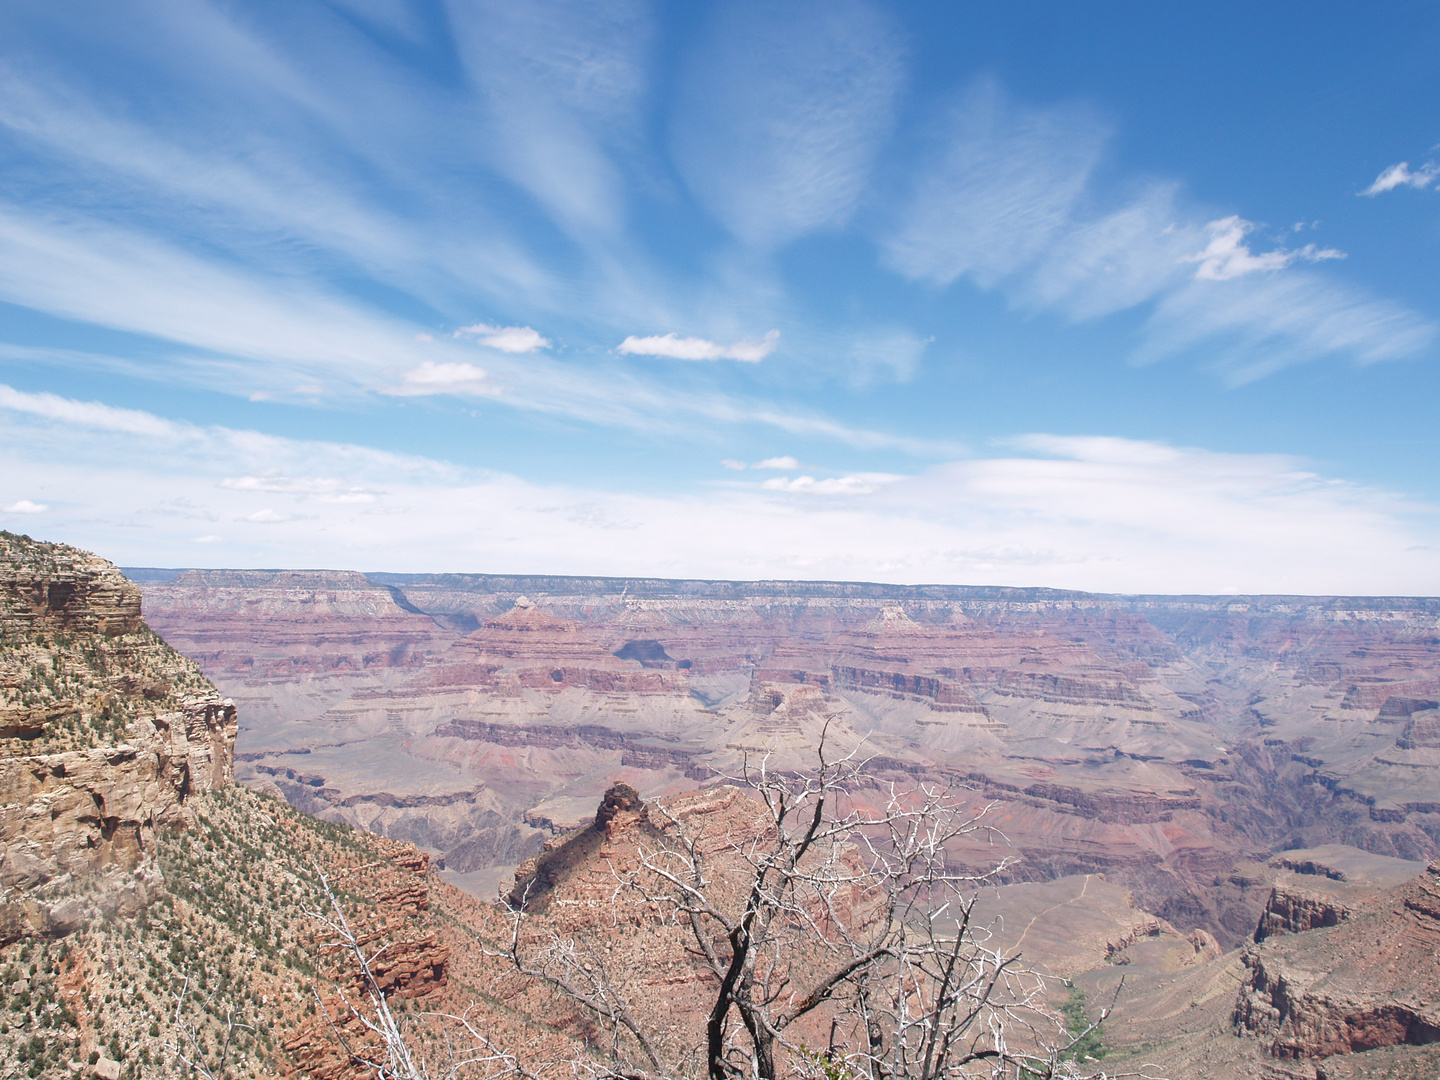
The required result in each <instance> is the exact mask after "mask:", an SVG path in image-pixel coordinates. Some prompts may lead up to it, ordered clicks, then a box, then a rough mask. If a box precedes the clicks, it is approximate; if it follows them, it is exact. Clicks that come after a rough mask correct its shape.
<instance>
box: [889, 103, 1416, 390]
mask: <svg viewBox="0 0 1440 1080" xmlns="http://www.w3.org/2000/svg"><path fill="white" fill-rule="evenodd" d="M933 137H934V139H935V145H936V146H937V147H939V148H940V149H938V150H937V151H936V152H935V153H934V154H933V155H932V157H931V159H930V160H928V161H927V162H925V163H924V164H923V165H922V166H921V168H920V169H919V170H918V171H917V174H916V176H915V178H914V180H913V181H912V183H911V186H910V191H909V193H908V196H907V198H906V199H904V200H902V202H901V203H900V207H899V209H898V211H897V213H896V216H895V218H894V220H893V222H892V223H891V225H890V226H889V227H888V229H886V230H884V231H882V233H881V235H880V238H879V239H880V244H881V250H882V255H883V259H884V261H885V263H886V265H887V266H889V267H890V268H891V269H893V270H895V271H897V272H899V273H900V274H902V275H903V276H905V277H907V278H910V279H912V280H916V281H920V282H925V283H928V284H930V285H932V286H935V287H941V288H943V287H947V286H949V285H951V284H952V283H954V282H955V281H957V280H959V279H961V278H966V279H969V280H970V281H972V282H974V283H975V284H976V285H978V286H979V287H981V288H984V289H998V290H1000V291H1001V292H1003V293H1005V294H1006V295H1008V296H1009V297H1011V298H1012V300H1013V301H1014V302H1016V303H1017V304H1019V305H1021V306H1024V307H1027V308H1032V309H1043V308H1054V309H1058V310H1059V311H1061V312H1063V313H1064V314H1066V315H1068V316H1069V317H1070V318H1072V319H1077V320H1078V319H1093V318H1097V317H1100V316H1104V315H1108V314H1112V313H1114V312H1117V311H1122V310H1125V309H1127V308H1133V307H1137V306H1141V305H1150V306H1151V309H1152V311H1151V315H1150V317H1149V318H1148V319H1147V320H1146V321H1145V323H1144V331H1143V334H1142V338H1141V340H1140V342H1139V344H1138V346H1137V347H1136V350H1135V353H1134V356H1135V358H1136V359H1137V360H1140V361H1142V362H1144V361H1150V360H1155V359H1158V358H1160V357H1163V356H1171V355H1175V354H1177V353H1181V352H1188V351H1192V350H1196V349H1198V348H1199V347H1200V346H1201V345H1202V344H1204V345H1211V344H1212V343H1213V346H1214V348H1213V349H1212V350H1211V351H1213V352H1218V353H1219V354H1220V359H1218V360H1217V359H1215V358H1214V357H1212V358H1211V360H1210V365H1211V366H1212V367H1214V368H1216V369H1218V370H1220V371H1222V372H1223V373H1224V374H1225V376H1226V377H1227V378H1228V379H1231V380H1232V381H1251V380H1253V379H1256V378H1260V377H1262V376H1264V375H1266V374H1269V373H1271V372H1273V371H1276V370H1279V369H1280V368H1282V367H1285V366H1288V365H1290V364H1293V363H1298V362H1302V361H1305V360H1312V359H1314V358H1316V357H1319V356H1324V355H1334V354H1339V355H1343V356H1349V357H1350V358H1352V359H1353V360H1355V361H1358V362H1360V363H1372V362H1375V361H1377V360H1382V359H1391V358H1396V357H1401V356H1411V355H1414V354H1415V353H1417V352H1418V351H1420V350H1421V349H1424V348H1426V347H1428V345H1429V344H1430V342H1431V341H1433V340H1434V337H1435V333H1436V332H1435V328H1434V326H1433V324H1432V323H1431V322H1430V320H1428V319H1426V318H1425V317H1424V316H1422V315H1420V314H1418V313H1416V312H1414V311H1411V310H1408V309H1406V308H1405V307H1403V305H1400V304H1398V303H1395V302H1392V301H1386V300H1381V299H1377V298H1375V297H1373V296H1372V295H1371V294H1370V293H1368V292H1367V291H1366V290H1364V289H1361V288H1357V287H1355V286H1351V285H1348V284H1346V283H1345V282H1343V281H1341V280H1339V279H1334V278H1328V277H1323V276H1320V275H1318V274H1316V273H1304V272H1301V271H1299V269H1298V267H1299V265H1300V264H1305V263H1322V262H1330V261H1333V260H1339V259H1343V258H1345V253H1344V252H1342V251H1339V250H1338V249H1336V248H1333V247H1326V246H1322V245H1319V244H1314V243H1311V244H1306V245H1305V246H1303V247H1300V248H1287V247H1284V246H1281V245H1278V244H1277V245H1271V246H1270V247H1269V249H1268V250H1266V249H1265V247H1263V246H1261V245H1258V244H1256V243H1255V242H1254V240H1253V239H1252V237H1253V236H1255V235H1256V234H1257V230H1258V227H1257V226H1256V225H1255V224H1254V223H1253V222H1250V221H1247V220H1246V219H1244V218H1243V217H1241V216H1239V215H1235V214H1231V215H1226V216H1222V217H1216V216H1214V215H1213V214H1211V213H1207V212H1206V211H1205V209H1204V208H1201V207H1197V206H1191V205H1187V204H1186V203H1185V201H1184V200H1183V199H1182V198H1181V195H1180V190H1179V187H1178V185H1176V184H1167V183H1157V182H1150V183H1147V184H1145V185H1143V186H1142V187H1141V188H1140V189H1139V191H1138V193H1132V194H1130V195H1129V197H1128V198H1122V199H1121V200H1119V201H1120V205H1119V206H1118V207H1114V206H1113V197H1111V196H1108V195H1107V193H1105V192H1104V191H1102V190H1099V185H1098V184H1097V182H1096V181H1095V180H1094V172H1095V169H1096V166H1097V164H1098V163H1099V162H1100V160H1101V158H1102V154H1103V151H1104V147H1105V143H1106V140H1107V139H1108V137H1109V125H1108V124H1107V123H1106V122H1105V121H1103V120H1101V119H1100V118H1099V117H1098V116H1096V115H1095V114H1093V113H1092V112H1089V111H1087V110H1085V109H1082V108H1058V107H1035V106H1023V105H1020V104H1018V103H1016V102H1014V101H1013V100H1011V99H1010V98H1009V97H1008V95H1006V94H1005V93H1004V91H1003V90H1002V89H1001V88H1000V87H999V85H998V84H997V83H995V82H994V81H982V82H980V83H978V84H977V85H976V86H975V87H973V88H972V89H971V90H970V91H968V92H967V93H966V94H965V95H963V96H962V97H961V98H960V99H959V100H958V102H957V103H956V104H955V105H954V106H953V108H952V109H951V110H950V111H949V112H948V113H946V114H944V115H943V116H941V117H940V118H939V119H937V120H936V121H935V122H934V125H933ZM1414 175H1416V174H1410V173H1404V172H1401V173H1394V175H1393V176H1392V175H1391V174H1389V173H1387V174H1385V176H1382V179H1385V177H1386V176H1388V177H1390V179H1389V180H1387V181H1386V182H1387V183H1389V182H1390V180H1393V181H1395V182H1396V183H1398V182H1400V178H1401V177H1409V176H1414ZM1378 182H1379V181H1377V183H1378ZM1407 182H1408V181H1407ZM1426 182H1428V180H1427V181H1426ZM1107 202H1108V203H1112V205H1111V206H1110V207H1109V208H1107V207H1106V204H1107ZM1192 268H1193V269H1192ZM1259 274H1264V275H1266V277H1267V280H1265V281H1264V282H1263V284H1261V285H1252V286H1251V287H1247V288H1246V289H1245V290H1243V291H1240V290H1236V289H1234V288H1230V287H1228V286H1229V283H1230V282H1232V281H1234V280H1236V279H1238V278H1250V277H1251V276H1252V275H1259Z"/></svg>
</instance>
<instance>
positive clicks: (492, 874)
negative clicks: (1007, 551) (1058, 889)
mask: <svg viewBox="0 0 1440 1080" xmlns="http://www.w3.org/2000/svg"><path fill="white" fill-rule="evenodd" d="M137 576H140V577H142V578H144V577H148V578H149V579H150V580H147V581H146V582H145V584H144V590H145V611H146V616H147V618H148V619H149V620H150V621H151V623H152V624H153V625H155V626H156V627H157V628H159V629H160V630H161V631H162V632H163V633H164V634H165V636H166V638H167V640H169V641H171V642H172V643H173V644H174V645H176V646H177V647H178V648H179V649H181V651H183V652H185V653H187V655H191V656H193V657H195V658H196V659H198V660H199V662H200V663H201V664H202V666H203V667H204V669H205V671H206V673H207V674H208V675H209V676H210V677H211V678H212V679H214V681H215V682H216V683H217V685H219V686H220V687H221V688H222V689H223V691H224V692H225V693H226V694H227V695H228V696H230V697H232V698H233V699H234V700H236V701H237V702H238V703H239V704H240V706H241V715H242V719H243V725H242V729H241V732H240V737H239V744H238V755H237V772H238V775H239V777H240V778H241V780H242V781H243V782H245V783H247V784H251V785H253V786H256V787H261V788H264V789H266V790H271V791H276V792H278V793H281V794H283V795H284V796H285V797H286V798H287V799H289V800H290V801H291V802H292V803H294V805H296V806H298V807H301V808H303V809H306V810H307V811H309V812H312V813H317V814H320V815H322V816H324V817H328V818H330V819H333V820H337V821H344V822H348V823H351V824H355V825H359V826H362V827H365V828H368V829H372V830H375V831H378V832H381V833H384V834H386V835H390V836H394V837H398V838H401V839H405V840H408V841H412V842H414V843H417V844H419V845H421V846H422V847H424V848H426V849H427V850H429V851H430V852H432V853H433V854H434V855H435V857H436V858H437V860H440V862H441V863H442V864H443V865H444V866H445V867H446V872H447V873H448V874H449V875H450V876H451V877H452V879H454V880H458V881H461V882H462V883H463V884H466V885H467V886H468V887H471V888H475V889H477V890H480V891H482V892H486V893H489V892H491V891H493V889H494V888H495V887H496V886H498V885H499V884H500V881H501V879H502V878H503V877H505V875H506V873H508V870H509V868H510V867H512V866H513V865H514V864H516V863H517V862H519V861H520V860H522V859H523V858H525V857H527V856H529V855H531V854H533V853H534V852H535V851H536V850H537V849H538V848H539V846H540V844H541V843H542V842H543V841H544V839H545V838H546V837H547V836H549V835H551V834H552V833H553V832H554V831H556V830H561V829H564V828H567V827H570V826H572V825H574V824H577V823H578V822H579V821H580V820H582V819H583V818H584V817H585V816H586V815H587V814H588V813H591V812H593V807H594V804H595V801H596V800H597V799H598V798H599V797H600V795H601V793H603V791H604V790H606V788H607V787H608V786H609V785H610V784H611V783H612V782H613V781H614V780H617V779H623V780H626V781H627V782H629V783H631V784H632V785H634V786H635V787H637V788H638V789H640V790H641V791H642V792H644V793H645V794H646V795H647V797H648V796H650V795H654V794H664V793H667V792H676V791H682V790H686V789H688V788H693V787H696V786H700V785H705V784H710V783H714V782H719V781H720V780H721V779H722V778H723V777H725V776H729V775H734V773H735V772H736V771H737V770H739V769H741V768H743V767H744V765H745V763H746V762H747V761H751V762H753V761H755V760H756V759H757V758H758V757H760V756H763V755H765V754H770V755H772V758H773V759H774V760H775V761H777V762H784V761H791V762H794V761H800V760H806V759H809V758H811V757H813V754H814V752H815V747H816V745H817V742H818V740H819V738H820V734H821V732H822V731H824V732H825V733H826V738H827V739H828V740H829V741H830V744H831V745H832V746H834V747H844V748H846V749H851V748H861V747H863V752H864V753H866V754H867V755H870V756H871V758H872V762H873V769H874V770H875V771H876V773H877V776H878V777H879V778H881V779H885V778H896V779H901V780H904V781H907V782H910V781H914V780H915V779H917V778H930V779H935V780H942V781H943V782H946V783H949V784H953V785H955V786H957V787H959V788H961V789H963V790H965V791H967V792H968V793H969V797H970V798H971V799H972V800H973V802H974V804H975V805H976V806H977V807H978V806H981V805H986V804H993V806H992V810H991V813H992V815H993V816H994V820H995V821H996V822H997V823H998V825H999V827H1000V828H1001V829H1002V830H1003V832H1004V834H1005V836H1006V837H1007V838H1008V841H1009V844H1010V847H1011V851H1012V852H1013V853H1014V854H1017V855H1019V856H1020V859H1019V861H1018V862H1017V863H1016V864H1015V866H1014V867H1013V868H1012V869H1011V870H1010V871H1009V873H1011V874H1012V875H1013V878H1014V880H1029V881H1037V882H1038V881H1048V880H1051V879H1055V878H1059V877H1063V876H1065V875H1073V874H1093V873H1104V874H1106V875H1107V877H1109V878H1110V879H1111V880H1113V881H1115V882H1117V883H1120V884H1123V885H1124V886H1125V887H1127V888H1129V889H1131V890H1133V892H1134V895H1135V896H1136V898H1137V903H1139V904H1141V905H1142V906H1144V907H1146V908H1149V909H1150V910H1152V911H1155V912H1157V913H1158V914H1159V915H1160V916H1163V917H1164V918H1166V919H1168V920H1169V921H1170V922H1171V923H1173V924H1174V925H1175V926H1177V927H1179V928H1180V929H1181V930H1183V931H1186V932H1188V931H1190V930H1193V929H1204V930H1206V931H1208V932H1210V933H1212V934H1214V935H1215V936H1216V937H1217V938H1218V939H1219V940H1220V941H1221V942H1222V943H1223V944H1225V945H1227V946H1234V945H1237V944H1239V943H1240V942H1242V941H1244V940H1247V939H1248V938H1250V937H1251V936H1252V934H1253V932H1254V929H1255V926H1256V924H1257V922H1258V920H1259V918H1260V915H1261V912H1262V911H1263V910H1264V908H1265V905H1266V903H1267V901H1268V899H1269V895H1270V882H1269V879H1268V877H1266V876H1265V875H1264V874H1259V875H1257V874H1255V873H1253V872H1251V871H1249V870H1246V869H1245V867H1246V866H1251V865H1262V864H1263V863H1264V862H1265V861H1266V860H1267V859H1268V858H1269V857H1270V856H1271V855H1272V854H1274V853H1275V852H1279V851H1284V850H1286V849H1291V848H1302V847H1303V848H1308V847H1314V846H1316V845H1323V844H1330V843H1338V844H1345V845H1349V846H1351V847H1355V848H1359V849H1363V850H1366V851H1370V852H1373V853H1376V854H1378V855H1384V856H1389V857H1394V858H1400V859H1408V860H1419V861H1422V862H1423V861H1425V860H1428V859H1432V858H1435V857H1436V856H1440V797H1437V796H1436V794H1435V792H1436V791H1440V756H1437V755H1440V750H1437V749H1436V747H1435V746H1434V745H1432V744H1433V743H1435V742H1436V741H1437V739H1436V738H1435V730H1440V728H1437V724H1440V721H1437V717H1440V712H1437V711H1436V699H1437V698H1440V601H1437V600H1434V599H1427V598H1403V597H1402V598H1343V597H1341V598H1336V597H1330V598H1326V597H1193V596H1190V597H1163V596H1100V595H1090V594H1083V593H1074V592H1064V591H1060V590H1047V589H1004V588H967V587H953V586H914V587H910V586H889V585H879V584H856V583H836V582H716V581H663V580H657V579H603V578H594V579H587V578H562V577H506V576H500V575H428V576H425V575H392V574H380V573H375V574H368V575H364V574H358V573H348V572H347V573H340V572H334V571H315V572H299V571H285V572H278V571H276V572H270V571H264V572H262V571H237V572H231V571H186V572H183V573H176V572H171V573H169V574H161V573H155V572H149V573H140V572H137ZM1427 695H1430V696H1428V697H1427ZM955 856H956V858H957V859H959V860H961V861H964V862H967V863H968V864H970V865H974V866H976V867H977V868H980V867H982V866H983V865H984V864H985V863H986V862H987V861H989V860H992V859H993V858H994V857H995V854H994V852H993V850H990V849H987V848H985V847H981V846H976V847H973V848H961V849H957V851H956V852H955Z"/></svg>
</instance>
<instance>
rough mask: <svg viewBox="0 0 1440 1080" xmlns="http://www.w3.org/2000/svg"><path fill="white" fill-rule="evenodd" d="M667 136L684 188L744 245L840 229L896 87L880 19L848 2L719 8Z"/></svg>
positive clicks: (891, 36)
mask: <svg viewBox="0 0 1440 1080" xmlns="http://www.w3.org/2000/svg"><path fill="white" fill-rule="evenodd" d="M707 37H708V41H707V43H706V45H705V46H704V47H702V48H701V49H699V50H698V51H697V52H696V53H695V54H694V55H692V56H691V57H690V58H689V63H688V66H687V72H686V75H685V78H684V83H683V90H682V93H681V100H680V105H679V108H678V110H677V112H676V114H675V118H674V123H673V126H672V137H671V143H672V147H673V152H674V157H675V160H676V162H677V163H678V165H679V168H680V172H681V174H682V175H683V176H684V178H685V181H686V183H687V184H688V185H689V187H690V190H691V191H692V192H693V193H694V194H695V196H696V198H698V199H699V201H700V202H701V203H702V204H704V205H705V206H706V208H707V209H709V210H710V212H711V213H712V214H714V215H715V217H717V218H718V219H719V220H720V221H721V222H723V223H724V225H725V226H726V227H727V228H728V229H729V230H730V231H731V232H732V233H733V234H734V235H735V236H736V237H738V238H739V239H740V240H742V241H743V242H744V243H746V244H750V245H753V246H755V247H759V248H762V249H766V248H772V247H777V246H779V245H781V244H784V243H786V242H787V241H789V240H792V239H794V238H795V237H797V236H801V235H804V234H805V233H808V232H812V231H815V230H818V229H833V228H838V227H840V226H843V225H844V224H846V223H847V222H848V221H849V220H850V217H851V216H852V214H853V213H854V211H855V208H856V206H857V204H858V203H859V200H860V198H861V196H862V194H863V193H864V190H865V186H866V182H867V180H868V177H869V173H870V169H871V167H872V164H873V162H874V160H875V157H876V155H877V154H878V153H879V151H880V147H881V145H882V144H883V142H884V140H885V138H886V137H887V136H888V134H889V132H890V128H891V125H892V124H893V122H894V109H895V103H896V98H897V95H898V92H899V90H900V87H901V85H902V83H903V79H904V72H903V69H902V65H901V50H900V46H899V44H898V41H897V39H896V35H895V32H894V31H893V29H892V28H891V26H890V23H889V20H888V19H887V18H885V17H884V16H883V15H882V14H880V12H879V11H877V10H876V9H875V8H874V7H872V6H871V5H869V4H866V3H861V2H858V0H827V2H824V3H805V4H799V5H775V4H770V3H765V2H763V0H741V2H731V3H726V4H722V5H720V7H719V10H718V14H717V17H716V18H715V19H714V21H713V23H712V25H711V26H710V27H709V32H708V35H707Z"/></svg>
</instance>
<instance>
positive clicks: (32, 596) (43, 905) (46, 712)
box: [0, 533, 237, 942]
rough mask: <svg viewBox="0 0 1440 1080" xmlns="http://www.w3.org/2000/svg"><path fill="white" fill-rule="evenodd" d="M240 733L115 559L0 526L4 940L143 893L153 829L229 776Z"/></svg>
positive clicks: (0, 933)
mask: <svg viewBox="0 0 1440 1080" xmlns="http://www.w3.org/2000/svg"><path fill="white" fill-rule="evenodd" d="M236 730H237V723H236V714H235V706H234V705H233V704H232V703H231V702H229V701H227V700H225V699H223V698H221V697H220V695H219V693H218V692H217V691H216V690H215V688H214V687H213V686H212V685H210V683H209V681H208V680H207V679H206V678H205V677H204V676H203V675H202V674H201V672H200V670H199V669H198V668H197V667H196V665H195V664H194V662H193V661H190V660H187V659H186V658H184V657H183V656H181V655H180V654H179V653H176V652H175V651H174V650H172V649H170V648H169V647H168V646H167V645H165V644H164V642H162V641H161V640H160V639H159V638H158V637H156V636H155V635H154V634H153V633H152V632H151V631H150V630H149V628H148V627H147V626H146V625H145V623H144V622H143V620H142V619H141V617H140V590H139V589H138V588H136V587H135V586H134V585H132V584H131V583H130V582H129V581H127V580H126V578H125V576H124V575H123V574H122V573H121V572H120V571H119V570H118V569H117V568H116V567H115V566H113V565H111V564H110V563H108V562H106V561H105V560H103V559H100V558H97V557H95V556H93V555H90V554H88V553H87V552H83V551H78V550H76V549H74V548H70V547H65V546H64V545H58V544H43V543H38V542H36V541H32V540H30V539H28V538H27V537H20V536H14V535H11V534H8V533H4V534H0V736H3V737H0V942H3V941H8V940H13V939H15V938H18V937H23V936H29V935H37V934H38V935H63V934H67V933H70V932H72V931H74V930H76V929H78V928H79V927H81V926H84V925H86V924H87V923H88V922H90V921H91V920H93V919H94V918H95V917H96V916H97V915H100V914H104V913H109V912H114V911H123V912H129V913H132V914H133V913H134V912H135V911H136V910H138V909H139V908H140V907H141V906H142V905H143V904H145V903H146V902H147V901H148V900H149V899H150V898H152V897H153V896H154V895H155V893H156V891H157V890H158V888H159V887H160V883H159V875H158V871H157V869H156V867H155V863H154V852H155V850H156V842H157V830H159V829H163V828H166V827H171V826H176V825H180V824H183V823H184V821H185V819H186V804H187V802H188V800H189V799H190V798H191V797H192V796H194V795H195V794H197V793H200V792H206V791H214V790H219V789H222V788H225V787H228V786H229V785H230V784H231V783H232V782H233V779H234V745H235V734H236Z"/></svg>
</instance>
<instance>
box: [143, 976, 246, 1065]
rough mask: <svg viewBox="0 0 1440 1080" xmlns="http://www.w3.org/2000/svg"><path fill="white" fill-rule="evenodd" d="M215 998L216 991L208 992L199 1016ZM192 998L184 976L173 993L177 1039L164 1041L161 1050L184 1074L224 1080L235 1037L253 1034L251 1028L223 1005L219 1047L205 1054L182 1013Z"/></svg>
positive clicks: (194, 1032)
mask: <svg viewBox="0 0 1440 1080" xmlns="http://www.w3.org/2000/svg"><path fill="white" fill-rule="evenodd" d="M215 995H216V991H215V990H211V991H210V993H209V994H208V995H206V997H205V998H204V1000H203V1001H202V1002H201V1003H200V1007H201V1011H202V1013H205V1012H209V1010H210V1008H211V1006H212V1005H213V1004H214V1001H215ZM193 996H194V995H193V992H192V990H191V988H190V977H189V976H188V975H187V976H185V978H184V980H183V982H182V983H181V986H180V989H179V990H177V991H176V992H175V1016H174V1018H173V1020H172V1021H171V1027H172V1028H173V1030H174V1031H175V1033H176V1036H177V1038H176V1041H174V1042H167V1043H166V1044H165V1049H166V1050H168V1051H170V1053H172V1054H173V1055H175V1060H176V1061H178V1062H179V1063H180V1064H181V1065H182V1066H183V1071H184V1072H187V1073H189V1074H191V1075H194V1076H202V1077H204V1078H205V1080H224V1078H225V1077H226V1076H227V1075H229V1069H230V1055H231V1051H232V1050H233V1049H234V1045H235V1037H236V1035H237V1034H238V1033H239V1032H241V1031H253V1030H254V1028H253V1027H252V1026H251V1025H250V1024H244V1023H241V1022H240V1020H239V1019H238V1018H237V1017H236V1015H235V1009H234V1008H233V1007H232V1006H229V1005H227V1006H226V1008H225V1021H224V1025H223V1031H222V1034H221V1036H220V1040H219V1045H218V1046H217V1047H216V1048H215V1050H214V1051H213V1052H211V1053H207V1052H206V1050H205V1045H204V1043H203V1041H202V1039H201V1032H200V1029H199V1028H197V1027H196V1025H195V1024H194V1023H193V1022H192V1021H191V1019H190V1017H189V1016H188V1015H186V1012H185V1003H186V1001H187V1000H190V999H191V998H192V997H193Z"/></svg>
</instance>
